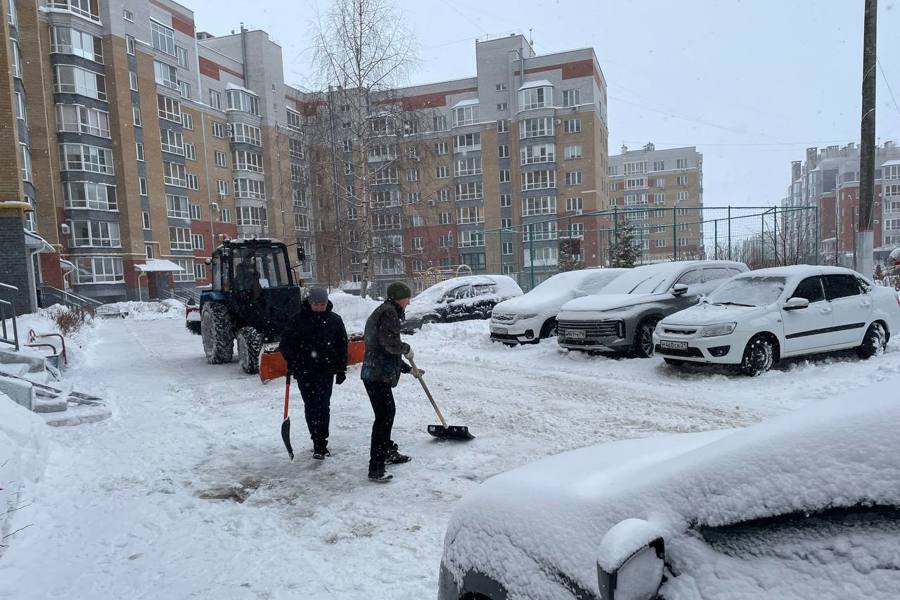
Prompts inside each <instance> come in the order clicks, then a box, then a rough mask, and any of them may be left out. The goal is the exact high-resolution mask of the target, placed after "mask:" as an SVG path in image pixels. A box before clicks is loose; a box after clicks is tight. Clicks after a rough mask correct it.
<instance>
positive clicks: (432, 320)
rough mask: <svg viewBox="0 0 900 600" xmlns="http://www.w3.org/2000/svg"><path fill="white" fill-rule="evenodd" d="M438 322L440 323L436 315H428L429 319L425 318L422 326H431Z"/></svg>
mask: <svg viewBox="0 0 900 600" xmlns="http://www.w3.org/2000/svg"><path fill="white" fill-rule="evenodd" d="M437 322H438V318H437V317H435V316H434V315H428V316H427V317H424V318H423V319H422V325H430V324H432V323H437Z"/></svg>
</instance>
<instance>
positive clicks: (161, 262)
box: [134, 258, 184, 273]
mask: <svg viewBox="0 0 900 600" xmlns="http://www.w3.org/2000/svg"><path fill="white" fill-rule="evenodd" d="M134 270H135V271H138V272H141V273H171V272H177V271H184V269H182V268H181V267H179V266H178V265H176V264H175V263H173V262H172V261H171V260H165V259H162V258H151V259H150V260H148V261H147V262H145V263H141V264H139V265H134Z"/></svg>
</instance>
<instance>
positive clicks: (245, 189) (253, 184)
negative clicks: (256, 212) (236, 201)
mask: <svg viewBox="0 0 900 600" xmlns="http://www.w3.org/2000/svg"><path fill="white" fill-rule="evenodd" d="M234 196H235V198H247V199H251V200H265V199H266V184H265V182H263V181H257V180H255V179H245V178H241V177H239V178H237V179H235V180H234Z"/></svg>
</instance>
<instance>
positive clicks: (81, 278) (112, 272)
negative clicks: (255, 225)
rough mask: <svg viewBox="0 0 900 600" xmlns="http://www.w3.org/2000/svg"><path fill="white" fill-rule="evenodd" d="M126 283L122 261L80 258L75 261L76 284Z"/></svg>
mask: <svg viewBox="0 0 900 600" xmlns="http://www.w3.org/2000/svg"><path fill="white" fill-rule="evenodd" d="M122 281H125V276H124V274H123V270H122V259H121V258H111V257H100V256H97V257H79V258H76V259H75V283H76V284H79V285H81V284H88V283H118V282H122Z"/></svg>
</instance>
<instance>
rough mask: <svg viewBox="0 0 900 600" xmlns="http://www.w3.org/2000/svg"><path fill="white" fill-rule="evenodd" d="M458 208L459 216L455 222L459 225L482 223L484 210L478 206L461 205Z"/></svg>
mask: <svg viewBox="0 0 900 600" xmlns="http://www.w3.org/2000/svg"><path fill="white" fill-rule="evenodd" d="M458 210H459V216H458V221H457V223H459V224H460V225H471V224H473V223H484V211H483V209H482V208H481V207H480V206H461V207H459V209H458Z"/></svg>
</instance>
